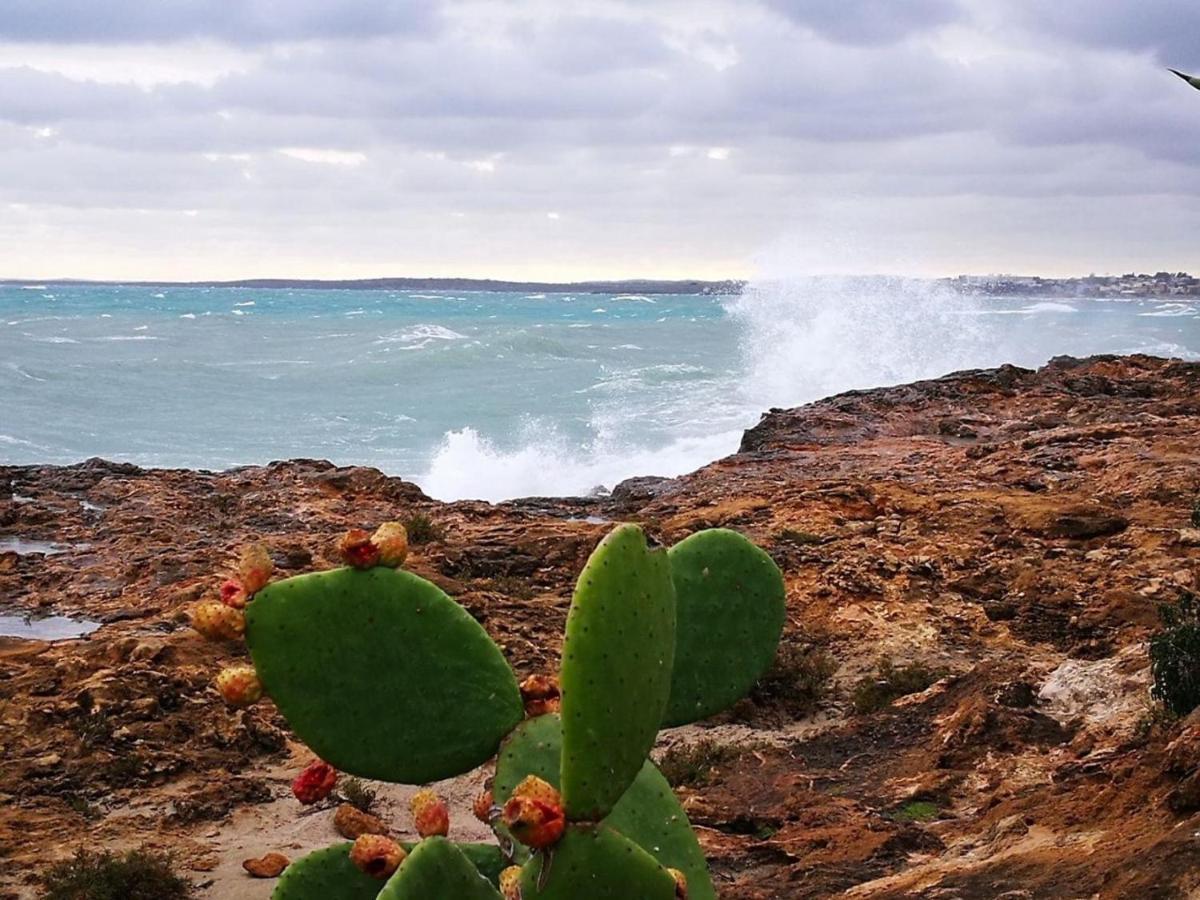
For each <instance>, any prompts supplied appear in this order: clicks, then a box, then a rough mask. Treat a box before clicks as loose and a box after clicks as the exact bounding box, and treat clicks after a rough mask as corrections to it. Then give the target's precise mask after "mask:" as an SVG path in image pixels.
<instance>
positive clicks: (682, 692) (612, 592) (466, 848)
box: [193, 523, 784, 900]
mask: <svg viewBox="0 0 1200 900" xmlns="http://www.w3.org/2000/svg"><path fill="white" fill-rule="evenodd" d="M339 552H340V554H341V556H342V559H343V561H344V562H345V563H346V567H344V568H340V569H335V570H332V571H327V572H319V573H314V574H309V575H300V576H296V577H293V578H287V579H283V580H281V581H276V582H274V583H272V582H271V581H270V578H271V574H272V566H271V560H270V555H269V553H268V552H267V550H266V548H265V547H263V546H262V545H255V546H252V547H250V548H247V549H246V551H245V552H243V554H242V556H241V559H240V561H239V564H238V568H237V574H236V575H235V576H234V577H233V578H229V579H227V580H226V581H225V582H224V583H223V584H222V585H221V589H220V603H216V602H215V601H214V602H207V603H204V604H202V605H201V606H200V607H199V608H198V609H197V612H196V615H195V617H194V619H193V625H194V627H195V628H196V629H197V630H198V631H200V632H201V633H202V634H204V635H205V637H208V638H210V639H212V640H214V641H230V640H237V639H238V638H239V637H243V636H244V639H245V640H246V643H247V645H248V647H249V650H250V656H251V659H252V660H253V663H254V665H253V667H250V666H245V665H240V666H235V667H232V668H230V669H227V670H226V671H224V672H223V673H222V674H221V675H220V676H219V678H218V680H217V687H218V690H219V691H220V693H221V694H222V696H223V697H224V698H225V699H226V701H227V702H229V703H230V704H233V705H240V706H245V705H249V704H252V703H254V702H256V701H257V700H258V699H259V698H260V697H261V696H263V695H267V696H269V697H270V698H271V699H272V700H273V701H274V703H275V705H276V706H277V708H278V709H279V711H280V712H281V713H282V714H283V716H284V717H285V718H286V719H287V721H288V724H289V725H290V726H291V727H292V729H293V730H294V731H295V733H296V734H297V736H298V737H299V738H300V739H301V740H303V741H304V742H305V743H306V744H307V745H308V746H309V747H310V748H311V749H312V750H313V751H314V752H315V753H316V754H317V756H318V757H319V758H318V759H316V760H314V761H313V762H311V763H310V764H309V765H308V766H307V767H306V768H305V769H304V771H303V772H301V773H300V774H299V776H298V777H297V778H296V781H295V783H294V784H293V793H294V795H295V797H296V799H297V800H298V801H299V802H300V803H302V804H306V805H311V804H318V803H322V802H324V801H325V800H326V798H328V797H330V796H331V795H333V792H334V791H335V789H336V784H337V780H338V776H339V770H340V771H341V772H347V773H351V774H355V775H361V776H364V777H368V778H376V779H380V780H385V781H392V782H399V783H407V784H424V783H427V782H430V781H435V780H439V779H442V778H447V777H451V776H454V775H459V774H462V773H464V772H468V771H470V770H472V769H474V768H476V767H477V766H479V765H480V764H482V763H484V762H486V761H487V760H488V759H490V758H491V757H493V756H497V762H496V773H495V778H494V782H493V784H492V788H491V790H490V792H489V793H487V794H485V795H484V796H483V797H481V798H480V800H479V801H477V802H476V807H475V812H476V815H478V816H480V817H481V818H482V819H484V820H486V821H487V822H488V823H489V824H490V825H491V827H492V829H493V830H494V831H495V832H496V836H497V838H498V842H499V846H490V845H480V844H456V843H454V842H452V841H451V840H448V839H447V838H446V837H444V835H445V834H447V832H448V831H449V830H450V828H451V825H450V823H449V821H448V818H447V808H446V806H445V802H444V801H443V800H442V799H441V798H440V797H438V796H437V795H436V794H434V793H433V792H432V791H429V790H424V791H421V792H419V793H418V794H417V795H416V797H415V798H414V803H413V815H414V821H415V824H416V829H417V831H419V833H420V834H421V835H422V836H423V839H422V840H421V841H419V842H417V843H415V844H413V843H399V842H397V841H394V840H392V839H391V838H388V837H385V836H382V835H375V834H364V835H362V836H360V837H359V838H358V839H357V840H356V841H355V842H354V843H353V844H348V843H345V844H336V845H334V846H332V847H328V848H325V849H323V850H317V851H315V852H313V853H310V854H309V855H308V856H306V857H304V858H302V859H300V860H297V861H296V862H294V863H292V864H291V865H290V866H289V867H288V868H287V869H286V870H285V872H284V874H283V876H282V877H281V878H280V880H279V882H278V884H277V886H276V889H275V892H274V894H272V900H368V898H379V900H408V898H416V897H422V898H424V897H446V898H459V900H477V898H478V900H489V898H492V900H495V898H498V897H501V896H503V897H504V900H513V898H518V900H537V898H542V900H558V898H572V900H632V898H640V900H657V898H662V900H670V898H680V897H684V898H686V897H690V898H692V900H713V898H715V896H716V895H715V893H714V891H713V888H712V883H711V881H710V879H709V876H708V872H707V868H706V866H705V862H704V856H703V853H702V852H701V850H700V846H699V844H698V843H697V841H696V837H695V834H694V833H693V831H692V828H691V825H690V824H689V823H688V821H687V816H686V815H685V814H684V812H683V809H682V808H681V807H680V805H679V801H678V800H677V799H676V797H675V794H674V792H673V791H672V790H671V788H670V786H669V785H668V784H667V782H666V779H664V778H663V776H662V774H661V773H660V772H659V771H658V769H657V768H656V767H655V766H654V764H653V762H651V761H650V760H649V759H648V754H649V751H650V749H651V747H652V746H653V744H654V740H655V736H656V734H657V732H658V729H659V727H660V726H661V725H662V724H663V723H664V722H665V723H667V724H681V723H684V722H691V721H694V720H696V719H697V718H700V717H703V716H706V715H711V714H712V713H714V712H717V711H720V710H721V709H724V708H726V707H727V706H729V705H730V704H732V703H733V702H736V700H737V699H738V698H740V697H741V696H743V695H744V694H745V692H746V691H747V690H749V689H750V687H752V686H753V684H754V682H755V680H756V679H757V678H758V677H759V676H760V675H761V674H762V672H763V671H764V670H765V668H766V667H767V666H768V665H770V662H771V660H772V659H773V658H774V654H775V648H776V644H777V643H778V640H779V634H780V630H781V628H782V623H783V604H784V592H783V579H782V576H781V575H780V573H779V570H778V568H776V567H775V564H774V563H773V562H771V560H770V558H769V557H767V555H766V554H765V553H763V552H762V551H761V550H759V549H758V548H757V547H755V546H754V545H753V544H752V543H750V542H749V541H748V540H746V539H745V538H744V537H742V536H741V535H739V534H736V533H735V532H731V531H725V530H720V529H718V530H712V531H708V532H701V533H699V534H696V535H693V536H692V537H690V538H688V539H687V540H684V541H682V542H681V543H679V544H677V545H676V546H675V547H673V548H672V549H671V550H670V551H669V552H668V551H667V550H665V549H664V548H661V547H658V546H656V545H653V544H652V543H651V542H649V541H648V540H647V538H646V535H645V534H644V532H643V531H642V529H641V528H639V527H638V526H636V525H621V526H618V527H617V528H615V529H614V530H613V531H612V532H611V533H610V534H609V535H608V536H607V537H606V538H605V539H604V540H603V541H601V542H600V544H599V546H598V547H597V548H596V550H595V551H594V552H593V554H592V556H591V558H590V559H589V560H588V563H587V565H586V566H585V567H584V569H583V572H582V573H581V575H580V577H579V581H578V584H577V586H576V590H575V595H574V598H573V601H572V604H571V609H570V612H569V613H568V616H567V629H566V637H565V641H564V644H563V659H562V663H561V669H560V673H559V678H558V679H555V678H554V677H550V676H534V677H531V678H529V679H526V681H525V682H523V683H522V684H521V685H520V686H518V684H517V680H516V677H515V676H514V675H513V673H512V671H511V669H510V668H509V666H508V664H507V663H506V662H505V660H504V657H503V655H502V654H501V652H500V650H499V648H498V647H496V645H495V644H494V643H493V642H492V641H491V639H490V638H489V637H488V636H487V634H486V633H485V632H484V630H483V628H482V627H481V626H480V625H479V624H478V623H477V622H476V621H475V620H474V619H473V618H471V616H470V615H469V614H468V613H467V611H466V610H465V609H463V608H462V607H461V606H459V605H458V604H457V603H455V602H454V601H453V600H451V599H450V598H449V597H447V596H446V595H445V594H444V593H443V592H442V591H441V590H440V589H439V588H438V587H436V586H435V585H433V584H432V583H430V582H428V581H426V580H425V579H422V578H420V577H418V576H416V575H414V574H412V573H410V572H407V571H404V570H403V569H402V568H400V567H401V566H402V565H403V564H404V562H405V559H406V557H407V554H408V540H407V535H406V534H405V532H404V529H403V526H400V525H398V524H396V523H387V524H385V525H383V526H381V527H380V528H379V530H378V531H376V532H375V533H374V535H371V534H368V533H367V532H365V531H358V530H355V531H351V532H350V533H348V534H347V535H346V536H345V537H344V538H343V539H342V541H341V544H340V545H339ZM560 792H561V793H560ZM498 887H499V888H500V890H502V891H503V895H502V894H501V893H500V891H499V890H498V889H497V888H498Z"/></svg>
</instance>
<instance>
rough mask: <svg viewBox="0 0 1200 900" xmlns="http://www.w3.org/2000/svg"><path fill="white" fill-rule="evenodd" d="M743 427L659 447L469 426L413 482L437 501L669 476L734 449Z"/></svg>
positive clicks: (569, 492)
mask: <svg viewBox="0 0 1200 900" xmlns="http://www.w3.org/2000/svg"><path fill="white" fill-rule="evenodd" d="M741 436H742V432H741V431H740V430H739V431H729V432H723V433H720V434H712V435H700V436H686V437H679V438H676V439H675V440H673V441H670V442H669V443H667V444H665V445H663V446H659V447H643V446H634V445H630V444H623V443H617V442H608V441H597V442H593V443H590V444H586V445H582V446H581V445H578V444H572V443H570V442H568V441H559V440H555V439H554V438H553V437H551V438H549V439H533V440H529V441H527V442H524V443H522V444H521V445H520V446H518V447H516V448H515V449H511V450H505V449H502V448H499V447H497V446H496V445H495V444H494V443H493V442H492V441H489V440H488V439H487V438H485V437H483V436H482V435H480V434H479V432H478V431H476V430H475V429H474V428H463V429H461V430H459V431H451V432H448V433H447V434H446V435H445V436H444V437H443V439H442V443H441V446H440V447H439V448H438V450H437V452H436V453H435V454H434V457H433V460H432V462H431V463H430V465H429V468H428V469H427V470H426V472H425V473H424V474H423V475H421V476H419V477H418V478H417V479H416V481H417V483H418V484H419V485H421V488H422V489H423V490H424V491H425V492H426V493H428V494H429V495H430V496H432V497H436V498H437V499H439V500H446V501H451V500H466V499H472V500H488V501H491V502H499V501H502V500H511V499H513V498H515V497H536V496H550V497H561V496H579V495H582V494H587V493H588V492H590V491H592V490H593V489H595V488H598V487H601V486H603V487H605V488H610V489H611V488H612V487H613V486H614V485H616V484H617V483H618V482H620V481H623V480H624V479H626V478H629V477H631V476H632V475H637V474H654V475H663V476H667V477H673V476H675V475H682V474H684V473H685V472H690V471H692V470H693V469H696V468H698V467H700V466H702V465H704V464H706V463H708V462H711V461H712V460H714V459H718V458H720V457H722V456H726V455H727V454H729V453H732V452H733V451H735V450H736V449H737V446H738V442H739V441H740V440H741Z"/></svg>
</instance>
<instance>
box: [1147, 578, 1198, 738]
mask: <svg viewBox="0 0 1200 900" xmlns="http://www.w3.org/2000/svg"><path fill="white" fill-rule="evenodd" d="M1158 617H1159V619H1160V620H1161V621H1162V626H1163V627H1162V630H1161V631H1159V632H1158V633H1156V634H1155V635H1153V636H1152V637H1151V638H1150V675H1151V678H1152V679H1153V681H1154V683H1153V685H1152V686H1151V688H1150V693H1151V695H1152V696H1153V697H1154V698H1155V699H1156V700H1160V701H1162V704H1163V706H1165V707H1166V708H1167V710H1169V711H1170V712H1171V713H1173V714H1174V715H1176V716H1186V715H1187V714H1188V713H1190V712H1191V711H1192V710H1193V709H1195V708H1196V707H1197V706H1200V604H1197V602H1196V595H1195V594H1193V593H1191V592H1190V591H1188V592H1186V593H1184V595H1183V596H1182V597H1180V598H1179V602H1178V603H1177V604H1175V605H1173V606H1171V605H1166V604H1164V605H1163V606H1160V607H1159V609H1158Z"/></svg>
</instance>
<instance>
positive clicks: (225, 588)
mask: <svg viewBox="0 0 1200 900" xmlns="http://www.w3.org/2000/svg"><path fill="white" fill-rule="evenodd" d="M249 599H250V596H249V595H248V594H247V593H246V588H245V586H244V585H243V584H242V583H241V582H240V581H238V580H237V579H236V578H226V579H225V580H224V581H223V582H221V602H222V603H224V604H225V605H226V606H232V607H233V608H234V609H245V608H246V601H247V600H249Z"/></svg>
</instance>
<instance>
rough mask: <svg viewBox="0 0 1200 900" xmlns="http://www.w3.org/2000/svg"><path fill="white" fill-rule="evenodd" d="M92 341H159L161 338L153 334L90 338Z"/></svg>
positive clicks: (110, 335) (111, 335) (112, 335)
mask: <svg viewBox="0 0 1200 900" xmlns="http://www.w3.org/2000/svg"><path fill="white" fill-rule="evenodd" d="M88 340H92V341H157V340H160V338H158V337H155V336H154V335H152V334H109V335H104V336H103V337H98V338H88Z"/></svg>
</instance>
